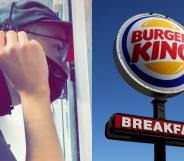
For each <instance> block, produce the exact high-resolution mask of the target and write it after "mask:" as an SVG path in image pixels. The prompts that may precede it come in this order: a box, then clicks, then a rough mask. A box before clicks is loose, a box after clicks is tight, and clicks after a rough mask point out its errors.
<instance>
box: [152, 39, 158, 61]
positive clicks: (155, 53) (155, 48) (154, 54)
mask: <svg viewBox="0 0 184 161" xmlns="http://www.w3.org/2000/svg"><path fill="white" fill-rule="evenodd" d="M159 48H160V41H155V42H154V43H153V50H152V55H151V60H156V59H158V54H159Z"/></svg>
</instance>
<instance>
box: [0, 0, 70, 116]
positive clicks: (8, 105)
mask: <svg viewBox="0 0 184 161" xmlns="http://www.w3.org/2000/svg"><path fill="white" fill-rule="evenodd" d="M39 22H44V24H52V25H58V26H59V27H61V29H62V30H64V31H65V35H66V36H65V37H66V38H65V40H64V41H66V42H67V43H68V44H70V45H72V46H73V43H72V41H73V40H72V25H71V23H66V22H63V21H61V20H60V19H59V18H58V16H57V15H56V14H55V13H54V12H53V11H52V10H50V9H49V8H48V7H46V6H44V5H43V4H41V3H39V2H36V1H28V2H27V1H26V2H25V1H20V2H13V3H7V4H6V5H2V6H0V30H4V31H8V30H15V31H19V29H21V28H23V27H24V26H27V25H31V24H35V23H37V24H39ZM57 32H58V31H56V33H57ZM56 33H55V34H54V36H57V35H59V34H56ZM58 37H59V36H58ZM62 41H63V40H62ZM70 48H71V46H70ZM68 52H69V53H70V61H71V60H73V56H72V55H71V53H72V54H73V52H71V49H70V51H68ZM47 62H48V66H49V85H50V90H51V101H54V100H55V99H57V98H58V97H59V96H60V95H61V91H62V89H63V88H64V86H65V85H66V80H67V77H68V76H67V74H66V73H65V71H64V70H63V69H62V68H61V67H59V65H57V64H56V63H55V62H54V61H52V60H51V59H50V58H48V57H47ZM58 73H59V75H58ZM11 110H12V100H11V96H10V94H9V92H8V88H7V85H6V82H5V79H4V76H3V73H2V72H1V71H0V116H2V115H6V114H10V113H11Z"/></svg>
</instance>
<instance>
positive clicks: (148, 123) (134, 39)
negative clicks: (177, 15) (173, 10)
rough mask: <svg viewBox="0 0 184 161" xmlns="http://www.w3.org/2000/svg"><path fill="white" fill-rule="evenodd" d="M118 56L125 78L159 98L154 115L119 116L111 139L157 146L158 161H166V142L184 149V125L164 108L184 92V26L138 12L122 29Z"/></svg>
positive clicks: (109, 125)
mask: <svg viewBox="0 0 184 161" xmlns="http://www.w3.org/2000/svg"><path fill="white" fill-rule="evenodd" d="M114 57H115V62H116V65H117V67H118V70H119V72H120V74H121V75H122V77H123V78H124V80H125V81H126V82H127V83H128V84H129V85H130V86H131V87H133V88H134V89H136V90H137V91H139V92H141V93H143V94H145V95H148V96H151V97H153V98H155V99H154V100H153V102H152V103H153V107H154V117H153V118H148V117H140V116H133V115H126V114H119V113H117V114H114V115H113V116H112V117H111V118H110V120H109V121H108V122H107V124H106V130H105V135H106V137H107V138H109V139H117V140H126V141H135V142H144V143H154V144H155V147H157V148H155V151H156V152H155V158H156V159H155V160H157V161H158V159H159V160H160V161H165V145H166V144H167V145H174V146H184V123H182V122H175V121H171V120H165V108H164V107H165V102H166V99H167V98H169V97H172V96H176V95H178V94H180V93H181V92H183V91H184V27H183V26H182V25H180V24H179V23H178V22H176V21H174V20H173V19H171V18H168V17H166V16H164V15H161V14H156V13H145V14H138V15H136V16H134V17H132V18H130V19H128V20H127V21H126V22H125V23H124V24H123V25H122V26H121V28H120V30H119V32H118V34H117V37H116V40H115V43H114ZM158 148H160V150H159V149H158Z"/></svg>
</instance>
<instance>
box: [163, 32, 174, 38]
mask: <svg viewBox="0 0 184 161" xmlns="http://www.w3.org/2000/svg"><path fill="white" fill-rule="evenodd" d="M164 36H165V38H166V39H167V40H174V35H173V31H170V30H166V31H165V32H164Z"/></svg>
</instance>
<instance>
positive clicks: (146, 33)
mask: <svg viewBox="0 0 184 161" xmlns="http://www.w3.org/2000/svg"><path fill="white" fill-rule="evenodd" d="M143 39H144V40H152V39H153V29H150V30H143Z"/></svg>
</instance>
